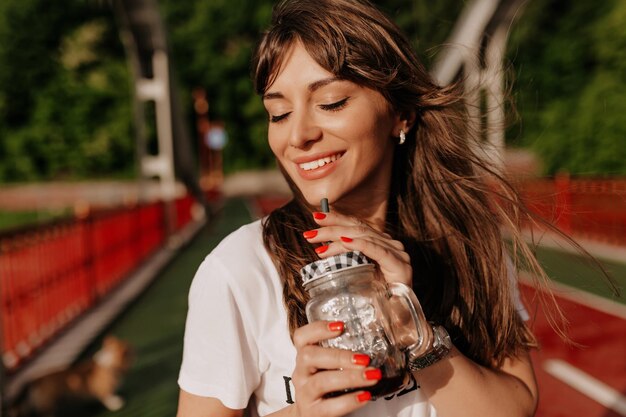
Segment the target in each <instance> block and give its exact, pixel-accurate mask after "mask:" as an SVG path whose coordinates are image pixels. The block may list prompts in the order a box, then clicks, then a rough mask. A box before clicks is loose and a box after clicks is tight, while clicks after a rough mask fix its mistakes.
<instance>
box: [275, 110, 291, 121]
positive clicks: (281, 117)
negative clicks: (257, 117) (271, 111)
mask: <svg viewBox="0 0 626 417" xmlns="http://www.w3.org/2000/svg"><path fill="white" fill-rule="evenodd" d="M290 114H291V112H287V113H283V114H279V115H278V116H270V122H271V123H278V122H280V121H281V120H284V119H286V118H287V116H289V115H290Z"/></svg>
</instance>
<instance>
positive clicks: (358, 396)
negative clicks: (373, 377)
mask: <svg viewBox="0 0 626 417" xmlns="http://www.w3.org/2000/svg"><path fill="white" fill-rule="evenodd" d="M371 398H372V395H371V394H370V393H369V392H368V391H356V392H352V393H349V394H345V395H341V396H339V397H334V398H329V399H325V400H324V401H320V402H319V403H318V405H317V406H316V410H315V413H314V414H315V415H320V416H330V415H332V416H344V415H346V414H350V413H352V412H354V411H356V410H358V409H359V408H361V407H363V406H365V405H367V403H368V402H369V401H370V400H371Z"/></svg>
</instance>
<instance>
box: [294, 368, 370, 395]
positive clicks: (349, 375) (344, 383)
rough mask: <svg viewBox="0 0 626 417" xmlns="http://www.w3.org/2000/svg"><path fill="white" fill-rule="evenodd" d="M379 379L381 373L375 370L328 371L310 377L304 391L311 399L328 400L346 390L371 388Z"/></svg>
mask: <svg viewBox="0 0 626 417" xmlns="http://www.w3.org/2000/svg"><path fill="white" fill-rule="evenodd" d="M381 379H382V372H381V370H380V369H376V368H367V369H344V370H329V371H323V372H318V373H316V374H315V375H311V376H310V377H309V379H308V380H307V381H306V385H307V386H306V389H307V390H309V394H312V398H321V397H324V396H326V397H327V398H328V397H329V396H337V395H341V394H343V393H345V392H346V391H348V390H350V391H353V390H356V389H360V388H366V387H371V386H373V385H376V384H377V383H378V382H379V381H380V380H381ZM328 394H330V395H328Z"/></svg>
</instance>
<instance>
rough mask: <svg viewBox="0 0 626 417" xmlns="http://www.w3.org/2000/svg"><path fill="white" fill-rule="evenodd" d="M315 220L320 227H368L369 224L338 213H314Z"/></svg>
mask: <svg viewBox="0 0 626 417" xmlns="http://www.w3.org/2000/svg"><path fill="white" fill-rule="evenodd" d="M313 220H314V221H315V222H316V223H317V224H319V225H320V226H334V225H343V226H368V225H367V223H365V222H364V221H362V220H360V219H358V218H356V217H353V216H346V215H344V214H341V213H338V212H336V211H334V212H330V213H321V212H314V213H313Z"/></svg>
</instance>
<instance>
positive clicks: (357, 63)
mask: <svg viewBox="0 0 626 417" xmlns="http://www.w3.org/2000/svg"><path fill="white" fill-rule="evenodd" d="M253 72H254V76H255V86H256V89H257V92H258V94H259V95H260V96H261V98H262V100H263V104H264V106H265V108H266V110H267V113H268V119H269V129H268V142H269V146H270V147H271V149H272V152H273V153H274V155H275V156H276V159H277V161H278V163H279V166H280V168H281V170H282V172H283V174H284V176H285V178H286V179H287V181H288V183H289V184H290V187H291V189H292V191H293V194H294V198H293V200H292V201H290V202H289V203H288V204H287V205H285V206H284V207H281V208H279V209H277V210H275V211H273V212H272V213H271V214H270V215H269V216H268V217H266V218H264V219H262V220H260V221H258V222H255V223H252V224H250V225H247V226H244V227H243V228H241V229H240V230H238V231H236V232H234V233H233V234H231V235H230V236H229V237H228V238H226V239H225V240H224V241H223V242H222V243H221V244H220V245H219V246H218V247H217V248H216V249H215V250H214V251H213V252H212V253H211V254H210V255H209V256H208V257H207V258H206V260H205V262H204V263H203V264H202V265H201V266H200V268H199V270H198V272H197V274H196V277H195V279H194V282H193V284H192V287H191V290H190V295H189V313H188V317H187V327H186V334H185V351H184V357H183V363H182V367H181V372H180V378H179V385H180V387H181V396H180V403H179V415H180V416H185V417H195V416H205V415H206V416H209V415H210V416H218V417H224V416H241V415H242V414H243V410H244V409H245V408H246V407H248V409H249V410H250V412H251V414H252V415H253V416H256V415H259V416H265V415H274V416H297V417H306V416H343V415H347V414H350V415H353V416H362V417H383V416H400V417H425V416H436V415H445V416H481V417H485V416H501V415H507V416H530V415H532V414H533V413H534V409H535V405H536V400H537V394H536V392H537V390H536V384H535V381H534V375H533V369H532V365H531V363H530V360H529V356H528V351H529V349H531V348H532V347H533V346H534V338H533V336H532V334H531V332H530V330H529V328H528V326H527V325H526V323H525V321H524V320H525V318H526V317H527V314H526V312H525V310H524V306H523V305H522V304H521V302H520V299H519V295H518V292H517V283H516V271H515V267H514V265H515V264H514V263H513V262H511V259H510V257H509V255H508V254H507V253H506V250H505V245H504V243H503V240H502V237H501V235H500V227H501V224H503V222H504V224H509V225H512V227H513V229H514V226H513V225H515V224H517V219H511V218H509V217H508V216H507V214H506V213H505V212H504V211H503V210H501V208H499V207H498V206H494V205H492V204H490V202H491V193H493V190H494V189H498V192H499V193H500V194H499V195H500V197H503V198H505V199H506V200H508V201H511V202H513V203H514V202H515V201H517V200H516V196H515V195H514V194H512V193H511V192H510V191H508V190H510V188H508V187H507V185H506V183H505V182H504V180H502V179H501V178H500V177H499V176H498V175H497V173H495V172H493V171H492V170H491V169H490V167H489V166H488V164H486V163H485V162H484V161H483V160H482V159H481V158H480V157H478V156H476V155H475V154H474V153H473V151H472V150H473V149H475V146H476V145H474V144H472V143H471V141H472V137H471V134H470V133H471V132H470V131H469V128H468V126H469V123H468V117H467V115H466V114H465V112H464V106H463V98H462V96H461V95H460V94H459V93H458V92H457V90H456V88H455V87H450V88H441V87H439V86H437V85H436V84H435V83H434V82H433V81H432V80H431V79H430V77H429V75H428V73H427V72H426V70H425V68H424V66H423V65H422V64H421V63H420V62H419V61H418V59H417V57H416V55H415V53H414V52H413V51H412V49H411V47H410V44H409V42H408V41H407V39H406V37H405V36H404V35H403V34H402V33H401V32H400V31H399V30H398V28H397V27H396V26H395V24H394V23H393V22H391V21H390V20H389V19H388V18H387V17H386V16H385V15H384V14H383V13H381V12H380V11H379V10H378V9H376V7H375V6H373V5H372V4H371V3H369V2H368V1H366V0H285V1H282V2H280V3H279V4H278V5H277V6H276V7H275V10H274V15H273V23H272V26H271V27H270V29H269V30H268V31H267V32H266V33H265V34H264V35H263V37H262V39H261V42H260V43H259V46H258V48H257V50H256V54H255V57H254V60H253ZM494 184H499V185H500V187H498V186H496V187H495V188H494ZM322 198H327V199H328V201H329V203H330V207H331V210H330V212H321V211H326V210H323V209H322V210H320V207H319V206H318V203H319V201H320V199H322ZM512 236H513V239H514V241H515V242H516V243H515V245H514V247H516V248H522V252H524V251H525V252H524V253H525V254H526V255H527V262H528V264H530V265H534V266H535V267H537V268H538V266H537V263H536V260H534V258H532V255H530V252H529V251H528V250H527V249H525V246H524V243H523V241H522V240H521V238H520V236H519V233H518V232H517V231H516V230H515V229H514V230H513V231H512ZM351 251H359V252H361V253H362V254H363V255H365V257H367V258H369V259H370V260H371V261H372V262H373V263H374V264H375V265H376V271H377V276H378V278H379V279H381V280H383V281H384V282H386V283H388V284H390V285H396V284H397V283H400V284H405V285H408V286H410V287H412V288H413V290H414V292H415V294H416V295H417V297H418V298H419V301H420V303H421V305H422V306H423V309H424V313H425V315H426V317H427V318H428V320H429V321H430V322H431V323H432V326H431V325H428V324H424V326H425V328H427V329H429V330H428V331H427V332H426V333H427V334H426V336H425V338H424V339H423V340H424V341H423V346H421V345H420V347H419V349H418V350H419V351H418V350H413V349H407V350H406V351H405V352H404V354H405V355H406V366H405V368H404V369H405V370H406V374H407V375H408V376H410V377H409V378H407V379H406V380H405V383H404V385H402V386H401V387H400V388H399V390H398V391H397V392H396V393H395V394H392V395H390V396H388V397H385V398H384V399H382V398H378V399H376V401H370V400H373V398H372V395H375V394H372V393H376V392H377V390H376V387H375V386H376V385H377V384H379V383H380V384H383V383H384V381H381V377H382V373H381V370H380V369H377V368H376V367H375V366H373V365H374V363H373V362H372V363H370V359H371V358H370V357H369V356H368V355H364V354H363V352H360V351H359V352H352V351H348V350H342V349H336V348H331V347H322V345H321V344H320V343H321V342H323V341H325V340H327V339H332V338H335V337H338V336H340V335H341V336H346V337H350V335H351V333H350V332H351V331H352V330H351V327H350V326H351V325H348V323H344V322H342V321H338V322H326V321H314V322H311V323H308V322H307V319H306V314H305V305H306V304H307V301H308V296H307V294H306V292H305V290H304V288H303V284H302V280H301V279H300V274H299V272H300V269H301V268H302V267H303V266H305V265H307V264H309V263H311V262H314V261H316V260H319V259H320V258H322V259H330V258H331V257H333V256H335V255H339V254H342V253H345V252H351ZM513 256H514V260H516V257H517V254H516V253H514V254H513ZM429 332H430V333H429ZM325 346H328V344H325ZM403 366H404V365H403ZM338 392H345V394H343V395H337V393H338Z"/></svg>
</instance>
